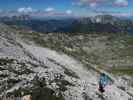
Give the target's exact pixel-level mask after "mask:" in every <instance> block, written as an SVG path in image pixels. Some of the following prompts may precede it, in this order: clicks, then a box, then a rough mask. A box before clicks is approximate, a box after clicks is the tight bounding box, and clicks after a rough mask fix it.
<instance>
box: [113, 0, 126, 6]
mask: <svg viewBox="0 0 133 100" xmlns="http://www.w3.org/2000/svg"><path fill="white" fill-rule="evenodd" d="M114 4H115V5H118V6H128V0H115V2H114Z"/></svg>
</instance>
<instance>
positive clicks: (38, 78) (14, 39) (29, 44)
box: [0, 24, 133, 100]
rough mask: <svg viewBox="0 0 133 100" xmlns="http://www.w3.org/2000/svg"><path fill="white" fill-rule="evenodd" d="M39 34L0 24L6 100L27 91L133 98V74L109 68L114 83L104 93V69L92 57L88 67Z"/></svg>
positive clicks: (87, 98)
mask: <svg viewBox="0 0 133 100" xmlns="http://www.w3.org/2000/svg"><path fill="white" fill-rule="evenodd" d="M38 34H39V33H32V32H31V31H30V32H28V31H27V32H24V33H23V32H22V30H21V32H20V30H19V31H18V30H15V29H11V28H10V27H8V26H6V25H4V24H0V88H1V89H0V97H1V99H2V100H20V97H22V96H24V95H31V100H132V99H133V88H132V87H131V86H130V85H129V83H128V82H129V81H128V80H131V77H129V76H117V75H111V74H110V73H108V72H106V73H107V74H108V75H109V77H110V79H112V80H113V84H112V83H111V84H110V85H108V86H107V87H106V92H105V93H104V94H103V95H104V96H103V95H102V94H101V93H99V91H98V76H99V71H104V70H102V69H98V67H96V66H97V65H94V64H93V63H92V62H89V61H88V63H90V64H88V65H87V66H88V67H89V68H87V67H86V65H85V63H83V62H82V61H80V60H79V59H76V58H75V56H72V55H68V53H67V52H65V51H64V52H60V50H58V49H57V48H56V47H54V46H52V44H50V42H48V41H46V40H47V39H48V38H49V37H48V36H45V38H43V37H44V36H43V35H41V34H39V35H38ZM57 35H58V33H57ZM52 36H53V37H54V35H52ZM62 36H63V35H62ZM50 37H51V35H50ZM54 42H58V41H54ZM48 43H49V44H48ZM64 43H66V42H64ZM48 45H49V46H48ZM50 45H51V46H52V47H53V49H52V48H51V47H50ZM112 80H110V82H112Z"/></svg>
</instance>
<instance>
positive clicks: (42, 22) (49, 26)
mask: <svg viewBox="0 0 133 100" xmlns="http://www.w3.org/2000/svg"><path fill="white" fill-rule="evenodd" d="M0 21H1V22H3V23H5V24H7V25H17V26H24V27H28V28H31V29H32V30H34V31H37V32H72V33H75V32H81V33H88V32H126V33H132V32H133V21H132V20H127V19H121V18H117V17H114V16H111V15H98V16H95V17H86V18H64V19H35V18H32V17H31V16H29V15H19V16H11V17H6V16H2V17H0Z"/></svg>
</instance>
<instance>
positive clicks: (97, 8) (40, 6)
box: [0, 0, 133, 16]
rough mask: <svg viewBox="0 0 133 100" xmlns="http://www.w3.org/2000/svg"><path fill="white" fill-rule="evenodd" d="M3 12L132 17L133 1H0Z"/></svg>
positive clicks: (0, 8)
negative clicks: (106, 14) (104, 14)
mask: <svg viewBox="0 0 133 100" xmlns="http://www.w3.org/2000/svg"><path fill="white" fill-rule="evenodd" d="M0 10H1V11H7V10H8V11H10V10H13V11H18V12H36V11H40V10H41V11H45V12H47V14H48V12H52V13H56V14H57V13H59V14H64V15H65V14H66V15H68V14H69V15H71V14H72V15H78V16H88V15H95V14H101V13H109V14H112V15H113V14H114V15H117V16H131V15H132V13H133V0H0Z"/></svg>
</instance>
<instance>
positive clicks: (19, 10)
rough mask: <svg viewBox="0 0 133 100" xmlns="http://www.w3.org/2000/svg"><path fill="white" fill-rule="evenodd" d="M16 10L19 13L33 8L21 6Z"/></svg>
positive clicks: (31, 10) (27, 11)
mask: <svg viewBox="0 0 133 100" xmlns="http://www.w3.org/2000/svg"><path fill="white" fill-rule="evenodd" d="M17 11H18V12H20V13H29V12H33V11H35V10H33V9H32V8H31V7H21V8H18V9H17Z"/></svg>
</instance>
